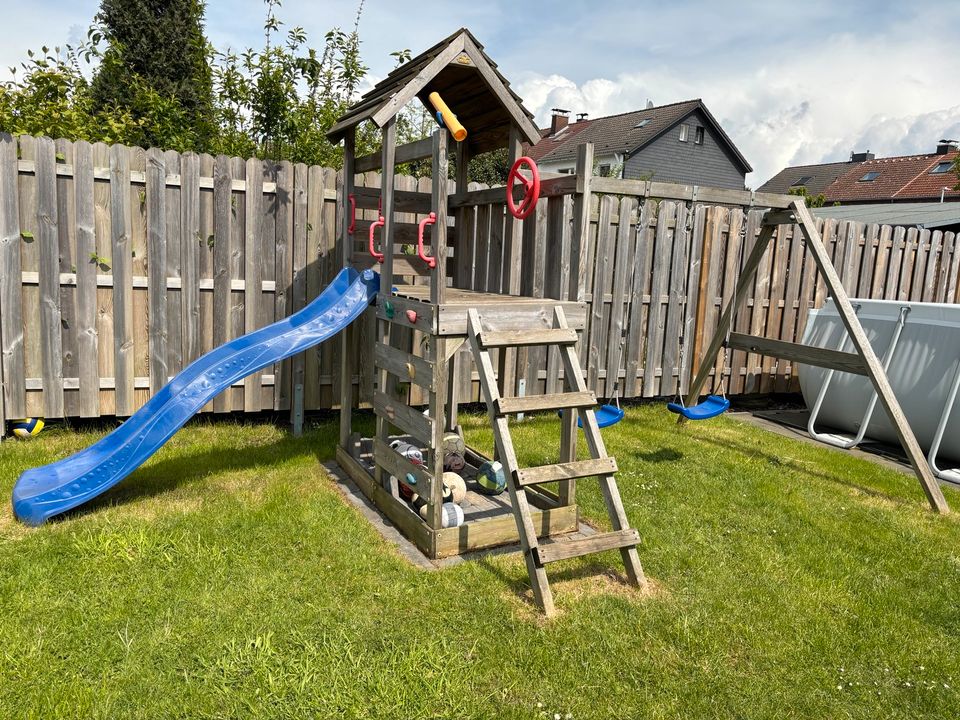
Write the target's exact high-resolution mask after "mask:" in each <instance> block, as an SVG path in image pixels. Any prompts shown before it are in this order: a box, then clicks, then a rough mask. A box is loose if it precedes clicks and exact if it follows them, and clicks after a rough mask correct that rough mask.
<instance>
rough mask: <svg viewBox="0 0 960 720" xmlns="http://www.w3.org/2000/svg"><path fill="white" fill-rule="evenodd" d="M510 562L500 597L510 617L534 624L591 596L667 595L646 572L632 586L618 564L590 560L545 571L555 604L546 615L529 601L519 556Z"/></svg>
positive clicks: (530, 593) (652, 597)
mask: <svg viewBox="0 0 960 720" xmlns="http://www.w3.org/2000/svg"><path fill="white" fill-rule="evenodd" d="M510 563H511V565H512V566H513V567H511V568H510V576H511V579H510V581H509V582H508V583H507V586H506V587H505V588H504V592H503V597H504V601H505V602H506V603H507V604H508V605H509V606H510V607H511V609H512V611H513V615H514V617H517V618H519V619H522V620H524V621H527V622H533V623H536V624H538V625H543V624H547V623H550V622H553V621H554V620H556V619H557V618H560V617H563V615H564V614H565V613H566V612H567V610H572V609H573V608H574V607H575V606H577V605H579V604H580V602H581V601H584V600H589V599H591V598H597V597H609V596H614V597H619V598H623V599H624V600H627V601H629V602H632V603H640V602H646V601H649V600H662V599H664V598H665V597H667V595H668V593H667V590H666V588H665V587H664V586H663V584H662V583H660V582H659V581H658V580H657V579H656V578H652V577H649V576H647V578H646V582H645V583H644V584H643V585H641V586H640V587H635V586H633V585H631V584H630V583H629V582H628V581H627V576H626V575H625V574H624V572H623V570H622V566H621V567H618V566H615V565H612V564H607V563H604V562H603V561H599V560H591V561H589V562H587V563H585V564H581V565H578V566H575V567H571V568H568V569H558V568H554V569H553V572H550V570H548V571H547V578H548V579H549V581H550V589H551V590H552V591H553V601H554V604H555V605H556V614H555V615H554V616H553V617H552V618H550V619H547V618H545V617H544V616H543V613H542V612H541V611H540V609H539V608H538V607H537V606H536V604H535V603H534V601H533V590H532V589H531V588H530V581H529V579H528V577H527V572H526V567H525V566H524V565H523V563H522V561H521V559H520V557H519V556H514V557H512V558H511V560H510Z"/></svg>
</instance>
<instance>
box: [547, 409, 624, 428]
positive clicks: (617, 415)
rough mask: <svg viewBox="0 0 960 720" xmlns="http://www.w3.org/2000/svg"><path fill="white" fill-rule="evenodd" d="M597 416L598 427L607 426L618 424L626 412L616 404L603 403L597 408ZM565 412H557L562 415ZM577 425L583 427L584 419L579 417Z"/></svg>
mask: <svg viewBox="0 0 960 720" xmlns="http://www.w3.org/2000/svg"><path fill="white" fill-rule="evenodd" d="M595 412H596V416H597V427H598V428H605V427H610V426H611V425H616V424H617V423H618V422H620V421H621V420H623V418H624V415H625V414H626V413H624V411H623V410H621V409H620V408H618V407H617V406H616V405H601V406H600V407H598V408H597V409H596V411H595ZM562 414H563V413H559V412H558V413H557V415H562ZM577 427H578V428H582V427H583V420H581V419H580V418H579V417H578V418H577Z"/></svg>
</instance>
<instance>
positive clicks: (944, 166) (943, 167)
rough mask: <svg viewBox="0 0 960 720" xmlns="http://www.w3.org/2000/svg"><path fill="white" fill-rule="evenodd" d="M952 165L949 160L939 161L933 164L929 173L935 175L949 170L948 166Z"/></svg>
mask: <svg viewBox="0 0 960 720" xmlns="http://www.w3.org/2000/svg"><path fill="white" fill-rule="evenodd" d="M951 167H953V163H952V162H950V161H949V160H948V161H947V162H940V163H937V164H936V165H934V166H933V169H932V170H931V171H930V174H931V175H936V174H939V173H945V172H950V168H951Z"/></svg>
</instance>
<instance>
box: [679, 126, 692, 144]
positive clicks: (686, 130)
mask: <svg viewBox="0 0 960 720" xmlns="http://www.w3.org/2000/svg"><path fill="white" fill-rule="evenodd" d="M689 134H690V126H689V125H687V124H686V123H681V124H680V142H686V141H687V137H688V136H689Z"/></svg>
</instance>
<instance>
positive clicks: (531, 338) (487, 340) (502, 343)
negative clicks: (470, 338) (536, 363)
mask: <svg viewBox="0 0 960 720" xmlns="http://www.w3.org/2000/svg"><path fill="white" fill-rule="evenodd" d="M576 342H577V331H576V330H568V329H566V328H555V329H547V328H536V329H532V330H503V331H492V330H484V331H483V332H481V333H480V344H481V345H483V346H484V347H486V348H495V347H524V346H529V345H575V344H576Z"/></svg>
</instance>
